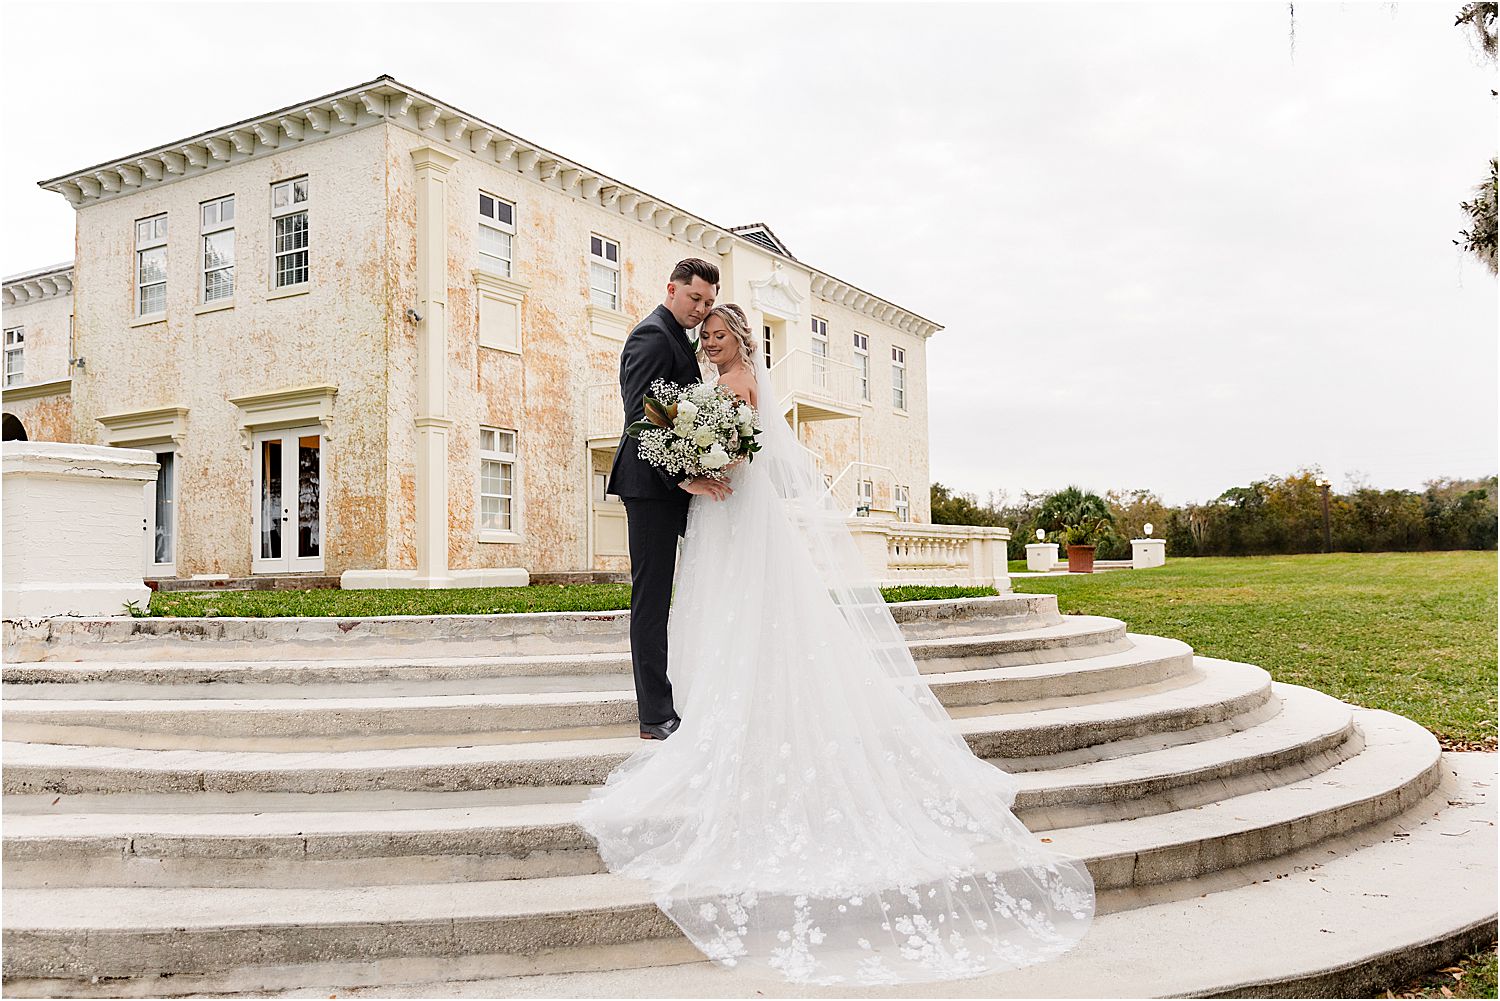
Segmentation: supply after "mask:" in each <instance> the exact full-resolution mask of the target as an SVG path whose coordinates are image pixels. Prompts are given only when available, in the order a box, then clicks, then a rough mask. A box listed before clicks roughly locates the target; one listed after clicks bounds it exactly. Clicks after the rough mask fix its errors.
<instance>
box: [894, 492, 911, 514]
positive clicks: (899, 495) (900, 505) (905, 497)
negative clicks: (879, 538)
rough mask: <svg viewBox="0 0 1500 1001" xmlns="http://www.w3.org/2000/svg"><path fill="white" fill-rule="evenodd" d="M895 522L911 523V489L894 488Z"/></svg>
mask: <svg viewBox="0 0 1500 1001" xmlns="http://www.w3.org/2000/svg"><path fill="white" fill-rule="evenodd" d="M896 520H897V521H911V487H897V488H896Z"/></svg>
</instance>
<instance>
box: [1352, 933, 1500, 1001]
mask: <svg viewBox="0 0 1500 1001" xmlns="http://www.w3.org/2000/svg"><path fill="white" fill-rule="evenodd" d="M1495 989H1496V983H1495V946H1494V944H1491V945H1490V947H1489V948H1488V949H1481V950H1479V951H1478V952H1471V953H1470V954H1469V955H1467V956H1464V957H1463V958H1462V959H1459V960H1458V961H1456V962H1455V963H1453V964H1452V965H1451V966H1445V967H1443V968H1442V969H1441V970H1433V971H1432V972H1431V973H1425V974H1423V975H1422V976H1420V977H1417V978H1415V979H1414V980H1412V981H1411V982H1410V983H1408V984H1407V985H1406V986H1404V987H1402V988H1401V989H1400V990H1397V989H1396V988H1394V987H1393V988H1391V989H1390V990H1386V991H1382V992H1381V993H1379V994H1377V995H1375V996H1376V997H1378V998H1492V997H1494V996H1495Z"/></svg>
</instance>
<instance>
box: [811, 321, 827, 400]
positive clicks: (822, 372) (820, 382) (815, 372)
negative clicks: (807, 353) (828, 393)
mask: <svg viewBox="0 0 1500 1001" xmlns="http://www.w3.org/2000/svg"><path fill="white" fill-rule="evenodd" d="M812 358H813V361H812V376H813V385H814V386H816V387H818V388H819V389H826V388H828V321H827V320H825V319H823V318H822V317H821V316H815V317H813V318H812Z"/></svg>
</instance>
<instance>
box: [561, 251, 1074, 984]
mask: <svg viewBox="0 0 1500 1001" xmlns="http://www.w3.org/2000/svg"><path fill="white" fill-rule="evenodd" d="M718 292H719V273H718V269H717V268H716V267H715V266H714V265H712V264H710V263H708V262H705V261H701V260H696V259H689V260H685V261H682V262H680V263H679V264H678V265H677V266H676V268H674V270H673V271H672V274H671V276H670V279H669V281H668V283H667V290H666V298H665V301H664V302H663V303H662V305H660V306H658V307H657V308H656V309H655V310H654V311H653V312H652V313H651V314H650V315H649V316H648V317H646V319H644V320H643V321H641V323H640V324H639V325H637V326H636V328H635V329H634V330H633V331H631V333H630V336H629V337H628V338H627V340H626V342H625V346H624V349H623V351H622V354H621V359H620V391H621V396H622V400H623V402H624V405H625V410H626V426H629V425H630V424H632V423H634V422H635V421H637V420H639V419H640V418H641V416H642V411H643V406H642V401H643V399H644V397H645V396H646V395H647V394H648V393H649V391H650V386H651V383H652V382H653V381H655V380H657V379H665V380H667V381H669V382H675V383H678V384H683V385H685V384H688V383H692V382H697V381H699V379H700V371H701V370H700V365H699V360H700V359H701V360H702V361H703V362H704V363H706V365H707V366H711V367H712V369H713V370H714V371H716V375H714V377H713V378H714V379H716V380H717V382H718V383H719V384H720V385H722V386H726V387H728V388H729V389H731V390H733V391H734V392H735V393H736V394H737V395H739V396H740V397H741V398H742V399H743V400H745V401H746V402H747V403H749V404H750V405H751V406H753V407H756V408H757V409H759V408H761V407H764V406H771V405H772V402H773V394H772V390H771V387H770V377H769V375H768V373H767V371H766V367H765V365H764V363H763V361H762V359H761V357H760V354H759V352H760V350H761V348H760V345H759V344H757V343H756V339H755V337H754V336H753V335H752V334H751V332H750V329H749V326H748V324H747V322H746V318H745V314H744V313H743V312H742V311H741V310H740V309H739V307H737V306H734V305H732V304H724V305H719V306H715V299H716V298H717V296H718ZM700 325H701V336H700V339H699V343H698V345H697V351H696V353H695V351H694V345H693V344H692V343H691V342H690V341H689V338H688V333H687V332H688V331H689V330H690V329H692V328H693V327H698V326H700ZM761 423H762V426H763V428H764V430H763V432H762V434H761V436H760V441H761V449H760V451H759V452H758V453H757V454H756V455H755V456H754V459H753V461H749V462H742V463H739V464H738V465H737V466H735V467H734V468H733V469H732V470H731V471H730V472H729V475H728V477H727V478H726V481H723V482H720V481H715V480H692V479H690V480H680V479H679V478H676V477H673V476H671V475H669V474H666V473H664V472H663V471H661V470H660V469H658V468H656V467H654V466H652V465H650V464H648V463H646V462H645V461H644V460H642V459H641V458H640V457H639V456H638V455H637V454H636V446H635V440H634V439H632V438H630V437H628V436H622V438H621V443H620V447H619V450H618V451H617V453H616V456H615V463H614V467H613V470H612V472H611V477H610V483H609V490H610V492H611V493H615V494H617V495H619V496H620V498H621V499H622V500H623V501H624V504H625V510H626V517H627V521H628V532H629V546H630V557H631V584H632V588H631V621H630V641H631V657H632V661H633V666H634V671H635V683H636V695H637V703H638V711H639V716H640V734H641V737H642V738H645V739H647V740H649V741H650V743H649V744H645V745H642V746H641V748H640V750H638V751H637V752H636V753H634V754H632V755H631V756H630V757H629V758H628V759H626V760H625V761H624V762H623V763H621V764H620V765H619V766H618V767H617V768H615V769H614V771H612V772H611V773H610V774H609V776H608V778H607V780H606V782H605V784H604V785H602V786H600V787H598V788H596V789H594V790H592V791H591V793H590V795H589V797H588V798H587V799H586V800H585V802H584V803H583V804H582V807H581V811H580V815H579V816H580V823H581V824H582V826H583V828H584V829H585V830H586V831H588V833H589V834H590V835H592V836H593V837H594V839H595V840H596V841H597V842H598V845H599V854H600V857H601V858H602V859H603V861H604V863H605V865H606V866H607V867H608V868H609V870H610V871H612V872H616V873H619V874H621V875H625V876H628V877H632V878H638V879H642V880H645V881H646V882H647V883H648V885H649V886H650V888H651V891H652V894H653V897H654V899H655V901H656V903H657V905H658V906H659V907H660V908H661V909H662V910H663V911H664V912H665V913H666V914H667V915H668V916H669V917H670V918H671V919H672V920H673V921H674V922H675V923H676V924H677V925H678V926H679V927H680V928H681V929H682V930H683V932H684V933H686V935H687V936H688V938H689V939H691V941H692V942H693V943H694V944H695V945H696V946H697V947H698V948H699V949H700V950H701V951H702V952H703V953H704V954H705V955H707V956H708V957H709V958H711V959H713V960H715V961H717V962H719V963H721V964H724V965H726V966H734V967H738V968H741V969H750V970H754V969H764V970H770V971H775V972H776V973H778V974H780V975H781V976H782V977H784V978H786V979H788V980H791V981H794V982H799V983H808V984H845V985H874V984H899V983H906V982H916V981H931V980H945V979H953V978H959V977H972V976H977V975H981V974H984V973H991V972H996V971H1000V970H1005V969H1013V968H1016V967H1019V966H1024V965H1028V964H1031V963H1036V962H1040V961H1043V960H1046V959H1050V958H1053V957H1055V956H1057V955H1060V954H1061V953H1063V952H1065V951H1066V950H1068V949H1069V948H1071V947H1072V946H1073V945H1074V944H1076V942H1077V941H1078V940H1079V939H1080V938H1081V937H1082V936H1083V935H1084V933H1085V932H1086V931H1087V929H1088V927H1089V924H1090V922H1091V921H1092V919H1093V915H1094V886H1093V880H1092V878H1091V876H1090V875H1089V873H1088V870H1087V868H1086V867H1085V866H1084V865H1083V863H1081V862H1078V861H1075V860H1073V859H1070V858H1068V857H1066V856H1063V855H1061V854H1060V853H1057V852H1055V851H1053V850H1052V849H1050V848H1049V847H1047V846H1046V845H1044V844H1043V843H1042V842H1041V841H1040V840H1039V839H1038V838H1037V837H1036V836H1034V835H1033V834H1032V833H1031V832H1030V831H1029V830H1028V829H1027V828H1026V827H1025V825H1024V824H1022V823H1021V822H1020V821H1019V820H1018V819H1017V818H1016V816H1015V814H1014V813H1013V812H1012V810H1011V807H1012V804H1013V802H1014V799H1015V795H1016V791H1017V789H1018V787H1019V783H1018V781H1017V780H1016V779H1015V778H1014V777H1013V776H1011V775H1010V774H1008V773H1006V772H1004V771H1002V770H1000V769H999V768H996V767H995V766H993V765H991V764H989V763H987V762H985V761H982V760H980V759H978V758H976V757H975V756H974V755H973V753H972V752H971V751H970V749H969V746H968V744H967V743H966V742H965V741H964V740H963V738H962V737H961V736H960V735H959V734H958V733H957V732H956V731H955V729H954V728H953V726H952V722H951V720H950V718H949V717H948V714H947V712H946V711H945V710H944V709H943V707H942V705H941V704H940V703H939V701H938V699H937V698H936V696H935V695H934V694H933V692H932V690H931V689H930V688H929V687H928V685H927V684H926V683H925V681H924V680H923V679H922V677H921V675H920V674H919V672H918V671H917V667H916V664H915V663H914V661H913V660H912V656H911V652H910V650H909V649H908V648H907V645H906V642H905V640H904V638H903V636H902V634H901V631H900V628H899V627H898V626H897V624H896V622H895V620H894V618H893V617H892V615H891V612H890V609H889V608H888V607H887V606H886V604H885V601H884V598H883V597H882V595H881V593H880V590H879V588H878V587H877V586H876V583H875V581H874V580H872V579H871V578H870V576H869V574H868V572H867V571H866V570H865V569H864V568H863V566H862V563H861V559H860V556H859V553H858V551H857V550H856V548H855V545H854V542H853V539H852V537H851V536H850V534H849V530H848V526H847V524H846V523H845V520H844V515H843V514H842V513H841V512H840V511H839V510H838V509H837V508H836V507H835V506H834V504H833V502H832V500H831V499H830V498H829V496H828V493H827V490H826V487H825V485H824V481H823V478H822V475H821V473H820V472H819V471H818V469H817V468H816V466H815V465H814V463H813V461H812V460H811V458H810V457H809V455H808V453H807V452H806V450H805V449H804V448H803V447H802V446H801V445H800V443H798V442H797V440H796V438H795V436H794V435H793V433H792V430H791V428H790V427H789V426H788V425H787V423H786V422H785V421H784V420H782V419H781V415H780V414H778V413H771V412H764V411H763V420H762V421H761ZM679 535H681V536H682V540H683V541H682V551H681V557H680V564H679V561H678V553H677V548H678V546H677V540H678V536H679ZM674 584H675V588H674ZM669 651H670V656H669Z"/></svg>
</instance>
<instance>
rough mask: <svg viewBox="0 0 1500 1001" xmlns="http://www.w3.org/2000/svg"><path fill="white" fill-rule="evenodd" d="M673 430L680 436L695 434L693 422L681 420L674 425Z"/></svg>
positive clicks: (685, 436)
mask: <svg viewBox="0 0 1500 1001" xmlns="http://www.w3.org/2000/svg"><path fill="white" fill-rule="evenodd" d="M672 430H673V431H674V432H675V433H676V435H677V437H679V438H691V437H692V436H693V422H692V421H683V420H679V421H678V422H677V423H676V424H673V425H672Z"/></svg>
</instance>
